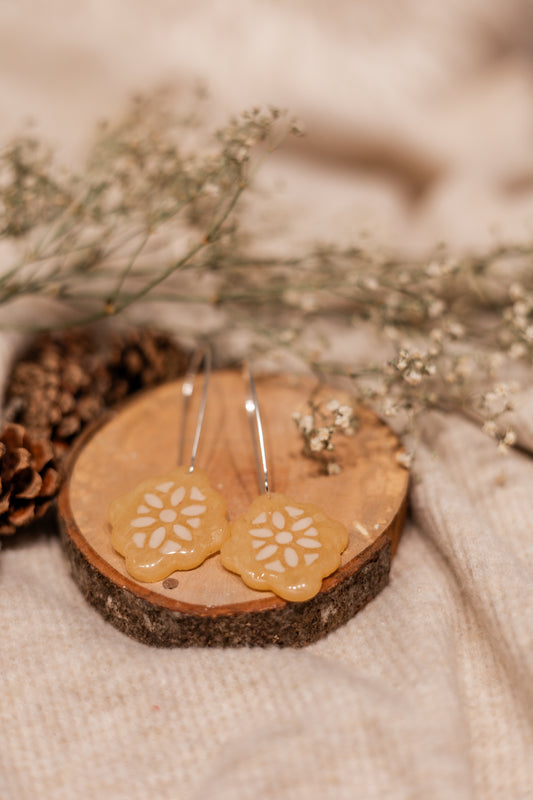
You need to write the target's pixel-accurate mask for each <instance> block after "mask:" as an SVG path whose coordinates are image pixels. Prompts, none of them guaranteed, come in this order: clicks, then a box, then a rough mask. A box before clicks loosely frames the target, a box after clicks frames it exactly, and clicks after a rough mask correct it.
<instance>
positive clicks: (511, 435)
mask: <svg viewBox="0 0 533 800" xmlns="http://www.w3.org/2000/svg"><path fill="white" fill-rule="evenodd" d="M503 443H504V444H506V445H509V446H512V445H513V444H516V433H515V431H514V430H513V429H512V428H509V430H508V431H506V433H505V436H504V437H503Z"/></svg>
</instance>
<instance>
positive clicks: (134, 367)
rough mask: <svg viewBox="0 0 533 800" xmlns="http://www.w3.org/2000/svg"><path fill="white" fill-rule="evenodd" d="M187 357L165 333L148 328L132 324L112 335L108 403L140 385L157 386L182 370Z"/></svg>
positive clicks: (185, 365)
mask: <svg viewBox="0 0 533 800" xmlns="http://www.w3.org/2000/svg"><path fill="white" fill-rule="evenodd" d="M188 361H189V359H188V357H187V356H186V355H185V353H184V352H183V350H182V349H181V348H180V347H178V346H177V345H176V344H175V343H174V342H173V341H172V339H171V338H170V337H168V336H167V335H166V334H164V333H161V332H160V331H156V330H154V329H152V328H132V329H131V330H130V331H128V332H127V333H126V334H124V335H122V336H118V337H116V338H115V340H114V343H113V348H112V350H111V354H110V358H109V362H108V364H107V369H108V370H109V376H110V382H109V391H108V393H107V394H106V401H107V403H108V404H109V405H113V404H115V403H118V402H120V401H121V400H123V399H124V398H125V397H127V396H128V395H130V394H133V393H134V392H137V391H139V390H140V389H147V388H149V387H151V386H157V385H158V384H160V383H163V382H164V381H170V380H173V379H174V378H177V377H179V376H180V375H183V374H184V373H185V370H186V369H187V365H188Z"/></svg>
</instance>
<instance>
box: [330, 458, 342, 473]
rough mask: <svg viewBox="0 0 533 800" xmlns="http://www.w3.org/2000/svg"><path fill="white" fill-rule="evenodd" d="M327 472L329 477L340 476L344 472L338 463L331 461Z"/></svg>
mask: <svg viewBox="0 0 533 800" xmlns="http://www.w3.org/2000/svg"><path fill="white" fill-rule="evenodd" d="M327 472H328V475H339V474H340V473H341V472H342V468H341V466H340V464H337V462H336V461H330V463H329V464H328V466H327Z"/></svg>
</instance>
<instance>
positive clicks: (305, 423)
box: [299, 414, 315, 433]
mask: <svg viewBox="0 0 533 800" xmlns="http://www.w3.org/2000/svg"><path fill="white" fill-rule="evenodd" d="M314 426H315V423H314V420H313V417H312V416H311V414H304V416H303V417H302V418H301V419H300V424H299V428H300V430H301V431H302V432H303V433H310V432H311V431H312V430H313V428H314Z"/></svg>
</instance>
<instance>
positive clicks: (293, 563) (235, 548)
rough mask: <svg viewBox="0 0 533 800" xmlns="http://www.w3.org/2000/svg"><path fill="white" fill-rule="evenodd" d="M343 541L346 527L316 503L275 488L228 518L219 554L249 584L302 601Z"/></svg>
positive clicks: (329, 568)
mask: <svg viewBox="0 0 533 800" xmlns="http://www.w3.org/2000/svg"><path fill="white" fill-rule="evenodd" d="M347 544H348V531H347V530H346V528H345V526H344V525H342V524H341V523H340V522H336V521H335V520H333V519H331V518H330V517H328V516H327V515H326V514H325V513H324V512H323V511H322V509H320V508H319V507H318V506H315V505H312V504H310V503H297V502H295V501H294V500H291V498H289V497H287V496H286V495H283V494H278V493H275V492H274V493H268V494H263V495H260V496H259V497H257V498H256V499H255V500H254V502H253V503H252V505H251V506H250V508H249V509H248V511H246V513H245V514H243V515H242V516H241V517H239V518H238V519H237V520H235V522H233V523H232V525H231V535H230V538H229V539H226V541H225V542H224V544H223V545H222V548H221V553H220V556H221V560H222V564H223V565H224V567H226V569H228V570H230V571H232V572H236V573H237V574H238V575H240V576H241V578H242V580H243V581H244V582H245V583H246V584H247V586H250V588H252V589H260V590H261V589H262V590H268V589H269V590H270V591H272V592H274V593H275V594H277V595H279V596H280V597H282V598H284V599H285V600H297V601H302V600H309V599H310V598H311V597H313V596H314V595H315V594H317V593H318V592H319V591H320V587H321V585H322V580H323V578H325V577H326V576H327V575H331V573H332V572H334V571H335V570H336V569H337V568H338V566H339V564H340V557H341V553H342V551H343V550H344V549H345V547H346V545H347Z"/></svg>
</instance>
